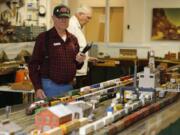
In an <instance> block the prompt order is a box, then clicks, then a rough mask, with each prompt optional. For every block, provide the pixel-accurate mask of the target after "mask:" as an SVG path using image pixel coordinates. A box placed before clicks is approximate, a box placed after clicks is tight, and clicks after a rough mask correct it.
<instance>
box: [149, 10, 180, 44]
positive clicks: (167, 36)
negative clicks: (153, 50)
mask: <svg viewBox="0 0 180 135" xmlns="http://www.w3.org/2000/svg"><path fill="white" fill-rule="evenodd" d="M151 38H152V40H180V8H154V9H153V20H152V37H151Z"/></svg>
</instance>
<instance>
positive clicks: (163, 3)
mask: <svg viewBox="0 0 180 135" xmlns="http://www.w3.org/2000/svg"><path fill="white" fill-rule="evenodd" d="M40 1H41V4H45V5H47V17H46V18H44V19H43V18H41V21H40V22H41V23H42V22H46V23H47V25H48V28H50V26H51V24H50V20H51V10H52V5H50V2H52V1H56V3H60V2H61V0H58V1H57V0H47V1H46V2H45V1H44V0H40ZM70 1H74V0H68V3H70ZM76 1H79V2H80V3H82V4H83V3H89V4H90V5H91V6H93V5H92V3H93V2H95V3H96V5H99V6H104V5H105V3H104V0H98V1H97V0H76ZM110 1H111V2H113V1H114V2H115V3H116V4H112V5H113V6H116V5H118V6H123V7H124V9H125V11H124V13H125V15H124V39H123V40H124V42H123V43H116V44H115V45H114V44H111V45H99V46H98V49H99V51H101V52H105V53H107V54H109V55H110V56H112V57H117V56H118V55H119V49H120V48H136V49H137V52H138V56H139V57H140V58H146V56H147V51H148V50H150V49H153V50H155V55H156V56H160V57H163V56H164V54H165V53H167V52H168V51H171V52H178V51H180V42H179V41H151V23H152V9H153V8H155V7H156V8H157V7H159V8H167V7H172V8H173V7H176V8H179V7H180V0H121V1H120V0H110ZM127 25H130V29H127ZM23 44H24V46H26V45H27V43H21V44H20V46H19V45H18V44H8V47H6V45H1V44H0V50H2V49H3V48H2V47H5V50H8V48H9V49H10V45H12V46H13V48H14V47H17V48H19V49H21V46H23ZM31 44H32V43H31ZM18 46H19V47H18ZM11 50H12V49H11ZM17 50H18V49H17ZM10 52H12V51H10ZM8 54H9V53H8ZM14 54H15V53H13V55H14ZM13 55H11V56H13Z"/></svg>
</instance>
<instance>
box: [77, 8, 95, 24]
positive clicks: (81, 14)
mask: <svg viewBox="0 0 180 135" xmlns="http://www.w3.org/2000/svg"><path fill="white" fill-rule="evenodd" d="M75 15H76V17H77V18H78V20H79V23H80V25H81V27H83V26H84V25H86V24H87V23H88V22H89V21H90V20H91V18H92V8H91V7H88V6H85V5H82V6H80V7H79V8H77V10H76V13H75Z"/></svg>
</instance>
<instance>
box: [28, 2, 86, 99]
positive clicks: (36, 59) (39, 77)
mask: <svg viewBox="0 0 180 135" xmlns="http://www.w3.org/2000/svg"><path fill="white" fill-rule="evenodd" d="M69 17H70V9H69V8H68V7H67V6H65V5H59V6H56V7H55V8H54V11H53V17H52V19H53V22H54V27H53V28H51V29H50V30H49V31H47V32H43V33H41V34H40V35H39V36H38V37H37V40H36V43H35V46H34V50H33V54H32V58H31V60H30V62H29V75H30V78H31V81H32V83H33V85H34V89H35V92H36V94H35V96H36V98H40V99H44V98H46V96H47V97H54V96H60V95H62V94H64V93H66V92H67V91H69V90H72V89H73V88H72V85H71V82H72V81H73V78H74V77H75V74H76V70H77V69H80V68H81V67H82V66H83V63H84V60H85V58H86V56H85V55H84V54H82V53H80V52H79V44H78V41H77V39H76V37H75V36H74V35H72V34H71V33H69V32H68V31H67V30H66V29H67V27H68V24H69Z"/></svg>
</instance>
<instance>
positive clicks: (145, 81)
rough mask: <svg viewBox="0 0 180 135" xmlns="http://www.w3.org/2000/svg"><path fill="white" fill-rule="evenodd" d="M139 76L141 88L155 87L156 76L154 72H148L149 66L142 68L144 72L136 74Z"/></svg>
mask: <svg viewBox="0 0 180 135" xmlns="http://www.w3.org/2000/svg"><path fill="white" fill-rule="evenodd" d="M138 76H139V87H140V88H141V87H142V88H155V87H156V86H155V84H156V80H155V79H156V78H155V73H151V72H150V68H149V67H145V68H144V72H141V73H139V74H138Z"/></svg>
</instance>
